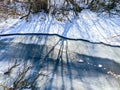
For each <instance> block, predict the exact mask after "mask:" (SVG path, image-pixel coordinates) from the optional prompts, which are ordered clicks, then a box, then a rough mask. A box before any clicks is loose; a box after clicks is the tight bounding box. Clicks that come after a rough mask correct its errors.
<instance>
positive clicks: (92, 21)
mask: <svg viewBox="0 0 120 90" xmlns="http://www.w3.org/2000/svg"><path fill="white" fill-rule="evenodd" d="M71 13H72V12H71ZM71 13H70V14H69V16H68V17H69V18H70V20H71V21H69V20H68V19H67V18H66V17H62V16H58V17H56V18H53V17H51V16H50V15H49V16H48V15H46V14H44V13H40V14H37V15H34V16H33V15H31V18H30V20H29V21H28V22H26V21H25V20H19V19H7V20H6V21H5V22H2V23H0V32H1V34H11V33H49V34H59V35H61V36H64V37H68V38H73V39H85V40H89V41H91V42H104V43H107V44H111V45H120V42H119V40H120V17H109V18H108V17H107V18H106V17H102V16H98V14H97V13H94V12H91V11H89V10H83V11H82V12H81V13H80V14H79V17H78V18H74V17H72V15H71Z"/></svg>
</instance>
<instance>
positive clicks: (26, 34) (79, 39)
mask: <svg viewBox="0 0 120 90" xmlns="http://www.w3.org/2000/svg"><path fill="white" fill-rule="evenodd" d="M22 35H24V36H29V35H47V36H58V37H60V38H63V39H64V40H74V41H84V42H88V43H92V44H103V45H106V46H110V47H119V48H120V46H119V45H110V44H107V43H104V42H91V41H89V40H86V39H81V38H78V39H75V38H68V37H64V36H61V35H59V34H49V33H12V34H0V37H5V36H22Z"/></svg>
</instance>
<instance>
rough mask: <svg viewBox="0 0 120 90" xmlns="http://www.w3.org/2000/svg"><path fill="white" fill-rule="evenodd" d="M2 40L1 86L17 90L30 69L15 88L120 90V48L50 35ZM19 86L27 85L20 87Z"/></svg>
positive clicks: (0, 41) (9, 37)
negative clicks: (22, 73) (9, 70)
mask: <svg viewBox="0 0 120 90" xmlns="http://www.w3.org/2000/svg"><path fill="white" fill-rule="evenodd" d="M0 38H1V39H0V85H5V86H7V87H14V86H15V85H16V84H15V83H16V82H17V80H18V79H19V78H20V77H21V76H20V75H21V74H20V73H21V72H23V71H25V70H27V68H28V67H31V68H30V70H29V71H28V72H27V71H26V73H25V72H24V73H25V75H23V76H24V78H22V79H19V82H18V84H17V85H16V88H22V89H21V90H25V89H28V88H29V90H120V53H119V52H120V47H119V46H112V45H107V44H104V43H93V42H89V41H87V40H82V39H79V40H71V39H67V38H63V37H60V36H58V35H49V34H48V35H41V34H40V35H14V36H1V37H0ZM14 64H17V65H16V66H15V67H14V68H12V70H11V72H10V73H9V74H7V73H6V71H7V70H8V69H9V68H10V67H12V66H14ZM20 82H25V83H26V84H25V85H22V86H21V87H19V86H20V85H21V83H20ZM31 83H32V84H31ZM2 88H3V87H2V86H0V90H2ZM33 88H34V89H33Z"/></svg>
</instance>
